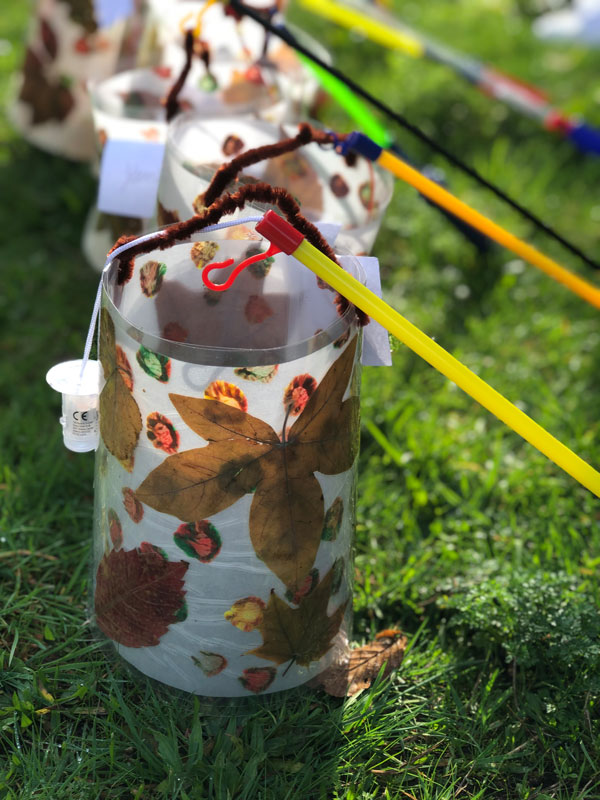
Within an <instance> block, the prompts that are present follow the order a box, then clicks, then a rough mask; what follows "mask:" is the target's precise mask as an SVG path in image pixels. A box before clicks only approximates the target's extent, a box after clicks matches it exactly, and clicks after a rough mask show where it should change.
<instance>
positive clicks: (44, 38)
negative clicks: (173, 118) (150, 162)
mask: <svg viewBox="0 0 600 800" xmlns="http://www.w3.org/2000/svg"><path fill="white" fill-rule="evenodd" d="M126 29H127V21H126V19H120V20H118V21H116V22H114V23H113V24H112V25H110V26H108V27H105V28H99V27H98V25H97V22H96V19H95V16H94V13H93V4H92V3H91V2H89V4H85V3H75V2H72V3H70V2H60V0H38V2H37V5H36V9H35V14H34V16H33V20H32V24H31V28H30V35H29V38H28V42H27V49H26V52H25V61H24V64H23V68H22V71H21V75H20V77H19V83H18V87H17V92H16V97H15V99H14V101H13V103H12V104H11V106H10V108H9V115H10V118H11V120H12V122H13V123H14V125H15V126H16V127H17V128H18V129H19V131H20V132H21V133H22V135H23V136H24V137H25V139H27V140H28V141H29V142H31V143H32V144H33V145H35V146H36V147H40V148H41V149H42V150H47V151H49V152H50V153H54V154H55V155H60V156H64V157H66V158H72V159H74V160H77V161H87V160H90V159H91V158H93V156H94V134H93V125H92V113H91V108H90V101H89V97H88V92H87V87H86V84H87V81H88V80H91V79H96V80H102V79H103V78H105V77H108V76H109V75H112V74H113V73H114V72H115V70H116V69H117V68H118V61H119V56H120V53H121V48H122V45H123V42H124V37H125V33H126Z"/></svg>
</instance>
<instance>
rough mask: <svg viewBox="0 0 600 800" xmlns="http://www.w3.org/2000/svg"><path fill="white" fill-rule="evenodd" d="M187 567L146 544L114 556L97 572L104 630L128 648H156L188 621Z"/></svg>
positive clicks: (99, 617) (98, 616) (99, 613)
mask: <svg viewBox="0 0 600 800" xmlns="http://www.w3.org/2000/svg"><path fill="white" fill-rule="evenodd" d="M188 566H189V565H188V563H187V562H186V561H169V560H168V559H167V558H166V557H165V556H164V555H163V554H162V553H161V552H160V551H159V550H158V549H157V548H155V547H153V546H152V545H151V544H148V542H142V544H141V545H140V547H139V548H137V549H135V550H111V551H110V553H109V554H108V555H107V556H104V558H103V559H102V561H101V562H100V564H99V565H98V571H97V572H96V592H95V599H94V604H95V609H96V622H97V624H98V627H99V628H100V630H101V631H102V632H103V633H105V634H106V635H107V636H108V637H109V638H110V639H112V640H113V641H115V642H119V644H123V645H125V646H126V647H154V646H155V645H157V644H159V642H160V638H161V636H164V635H165V633H166V632H167V630H168V629H169V625H172V624H174V623H176V622H180V621H181V620H183V619H185V616H186V610H185V592H184V590H183V579H184V575H185V573H186V571H187V568H188Z"/></svg>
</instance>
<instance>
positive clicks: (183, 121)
mask: <svg viewBox="0 0 600 800" xmlns="http://www.w3.org/2000/svg"><path fill="white" fill-rule="evenodd" d="M227 116H228V115H223V116H219V115H213V114H211V115H210V116H205V115H202V114H201V113H199V112H198V111H186V112H185V113H183V114H180V115H179V116H178V117H177V118H176V119H174V120H173V122H172V123H171V124H170V125H169V130H168V132H167V141H166V144H165V163H166V160H167V158H166V157H167V156H171V157H172V158H173V159H174V160H175V161H176V162H177V163H178V164H179V165H180V166H181V168H182V169H184V170H186V172H189V173H190V174H191V175H193V176H194V177H196V178H201V179H203V180H206V181H207V183H209V182H210V180H211V179H212V177H213V175H214V174H215V172H216V170H217V169H218V167H217V166H216V165H215V166H214V167H211V165H210V163H209V162H207V163H198V164H194V163H193V162H192V161H191V160H190V157H189V155H188V154H186V153H185V152H184V151H183V150H182V149H181V147H180V146H179V145H178V144H177V143H176V142H175V136H176V134H177V132H178V131H179V130H180V129H181V128H183V127H184V126H186V125H192V124H194V123H195V122H198V121H200V122H203V123H210V121H211V119H219V121H222V120H223V119H224V118H226V117H227ZM244 121H245V122H251V123H252V124H253V125H254V126H256V127H257V128H258V129H262V131H264V132H265V133H266V134H268V135H269V136H270V135H271V134H272V133H273V132H274V131H281V130H283V131H284V132H285V134H286V135H288V136H295V135H296V134H297V133H298V124H299V123H295V122H284V123H281V125H276V124H274V123H272V122H269V121H267V120H263V119H255V118H253V119H245V120H244ZM306 121H307V122H309V123H310V124H311V125H312V126H313V127H315V128H320V129H321V130H325V128H324V126H323V124H322V123H321V122H318V121H316V120H313V119H308V120H306ZM276 141H280V139H279V138H277V139H273V142H276ZM263 144H267V143H266V142H265V143H263ZM311 144H314V143H312V142H311ZM257 146H261V145H257ZM339 159H340V164H345V162H344V160H343V158H342V156H339ZM264 163H265V162H259V164H258V165H257V166H259V167H261V165H263V164H264ZM219 166H220V165H219ZM315 169H316V166H315ZM248 170H249V174H250V175H251V174H252V166H250V167H248ZM372 170H373V175H374V176H375V178H376V180H377V181H378V182H379V183H380V184H381V186H382V190H383V191H382V196H381V197H380V198H379V199H378V202H379V204H380V207H381V208H382V209H383V212H385V209H386V208H387V206H388V205H389V203H390V200H391V199H392V194H393V193H394V178H393V176H392V175H391V173H390V172H388V171H387V170H384V169H382V168H381V167H380V166H378V165H377V164H372ZM242 174H243V173H242ZM324 174H325V173H323V172H322V171H319V176H320V177H321V178H322V179H323V175H324ZM246 208H247V209H251V208H252V209H258V210H259V211H260V212H261V213H264V211H265V210H266V208H270V206H265V205H263V204H260V203H252V204H250V203H249V204H248V205H247V206H246ZM365 211H366V210H365ZM383 212H382V215H383ZM303 213H305V210H304V209H303ZM306 214H307V219H309V220H311V221H312V222H314V221H315V218H314V214H311V212H310V209H306ZM323 221H325V220H323ZM327 221H328V222H330V221H333V220H327ZM370 222H371V218H370V216H369V215H368V214H367V218H366V219H365V220H364V221H361V222H358V223H355V224H350V225H347V226H343V227H342V231H353V230H354V231H357V230H362V229H363V228H364V227H366V226H367V225H368V224H369V223H370Z"/></svg>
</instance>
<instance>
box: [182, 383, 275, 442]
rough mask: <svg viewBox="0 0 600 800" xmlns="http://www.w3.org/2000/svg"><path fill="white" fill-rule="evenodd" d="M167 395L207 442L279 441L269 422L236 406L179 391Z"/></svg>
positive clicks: (195, 431)
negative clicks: (231, 440) (235, 440)
mask: <svg viewBox="0 0 600 800" xmlns="http://www.w3.org/2000/svg"><path fill="white" fill-rule="evenodd" d="M169 398H170V400H171V402H172V403H173V405H174V406H175V408H176V409H177V411H178V412H179V414H180V416H181V419H182V420H183V421H184V422H185V424H186V425H188V426H189V427H190V428H191V429H192V430H193V431H194V433H197V434H198V435H199V436H202V438H203V439H206V440H207V441H208V442H219V441H222V440H224V439H235V438H239V439H255V440H256V441H259V442H261V443H266V442H279V437H278V436H277V434H276V433H275V431H274V430H273V428H271V426H270V425H267V423H266V422H263V421H262V420H261V419H258V418H257V417H253V416H251V415H250V414H246V413H245V412H244V411H241V410H240V409H239V408H236V407H235V406H232V405H228V404H227V403H222V402H215V401H214V400H199V399H197V398H195V397H186V396H185V395H182V394H170V395H169Z"/></svg>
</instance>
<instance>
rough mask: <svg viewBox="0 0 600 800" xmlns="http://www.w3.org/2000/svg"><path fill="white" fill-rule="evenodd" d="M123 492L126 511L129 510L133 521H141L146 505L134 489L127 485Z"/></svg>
mask: <svg viewBox="0 0 600 800" xmlns="http://www.w3.org/2000/svg"><path fill="white" fill-rule="evenodd" d="M121 493H122V495H123V505H124V506H125V511H127V513H128V514H129V516H130V517H131V519H132V520H133V522H141V520H142V517H143V516H144V506H143V505H142V504H141V503H140V501H139V500H137V499H136V496H135V494H134V492H133V489H130V488H129V487H128V486H125V487H124V488H123V489H121Z"/></svg>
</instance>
